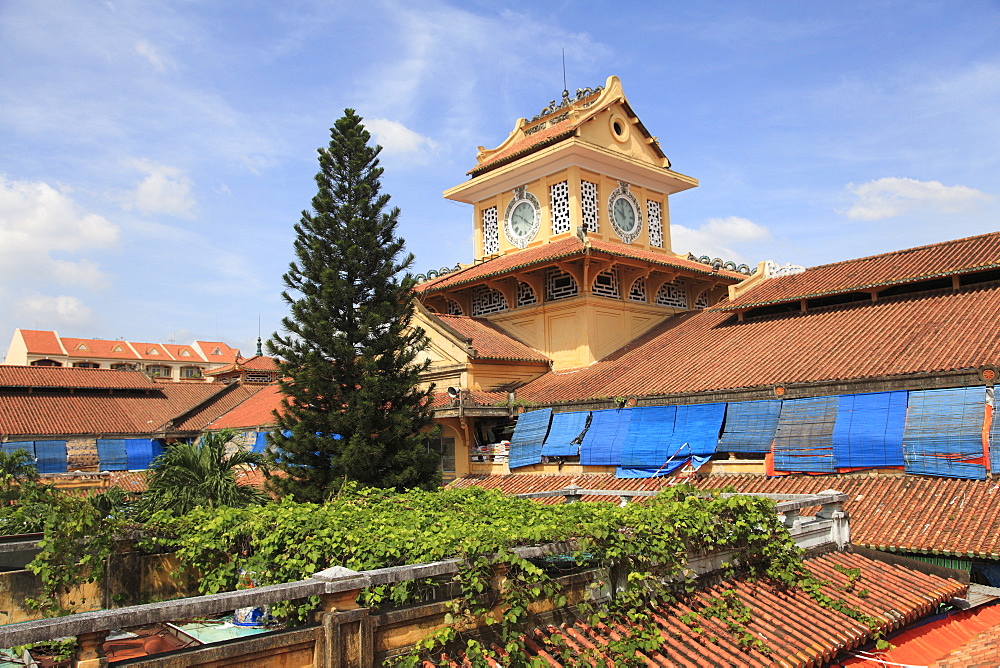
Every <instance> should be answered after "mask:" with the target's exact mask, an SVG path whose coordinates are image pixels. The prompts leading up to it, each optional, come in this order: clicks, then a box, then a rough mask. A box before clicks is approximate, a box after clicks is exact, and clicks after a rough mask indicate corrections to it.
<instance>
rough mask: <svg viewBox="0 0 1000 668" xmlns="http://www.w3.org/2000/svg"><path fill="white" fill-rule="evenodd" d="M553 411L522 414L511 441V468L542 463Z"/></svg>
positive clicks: (548, 409)
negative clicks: (543, 447)
mask: <svg viewBox="0 0 1000 668" xmlns="http://www.w3.org/2000/svg"><path fill="white" fill-rule="evenodd" d="M551 420H552V409H551V408H542V409H540V410H537V411H530V412H528V413H521V415H520V416H519V417H518V418H517V424H516V425H515V426H514V434H513V436H511V439H510V459H509V461H508V465H509V466H510V468H517V467H519V466H528V465H529V464H538V463H540V462H541V461H542V444H543V443H544V442H545V437H546V436H547V435H548V433H549V422H550V421H551Z"/></svg>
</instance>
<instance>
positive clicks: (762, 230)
mask: <svg viewBox="0 0 1000 668" xmlns="http://www.w3.org/2000/svg"><path fill="white" fill-rule="evenodd" d="M670 236H671V241H672V244H671V245H672V247H673V251H674V252H675V253H694V254H695V255H697V256H699V257H700V256H702V255H708V256H710V257H713V258H715V257H719V258H722V259H723V260H732V261H733V262H750V261H752V260H748V259H747V258H746V257H745V256H744V255H743V254H741V253H740V251H738V250H736V249H737V248H738V247H740V246H747V245H752V244H755V243H759V242H763V241H768V240H769V239H771V233H770V231H768V229H767V228H766V227H764V226H763V225H758V224H757V223H755V222H753V221H752V220H749V219H747V218H740V217H739V216H729V217H727V218H709V219H708V220H707V221H706V222H705V224H704V225H702V226H701V227H698V228H697V229H694V228H690V227H684V226H683V225H676V224H671V226H670Z"/></svg>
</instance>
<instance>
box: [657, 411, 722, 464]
mask: <svg viewBox="0 0 1000 668" xmlns="http://www.w3.org/2000/svg"><path fill="white" fill-rule="evenodd" d="M725 414H726V405H725V404H689V405H685V406H678V407H677V413H676V415H675V417H674V431H673V433H672V434H671V436H670V439H669V440H668V441H667V452H668V453H670V454H671V455H674V456H675V457H684V458H685V459H686V458H688V457H691V456H698V457H706V456H707V457H711V456H712V455H714V454H715V448H716V446H717V445H718V443H719V431H720V430H721V429H722V418H723V416H725ZM674 453H677V454H674Z"/></svg>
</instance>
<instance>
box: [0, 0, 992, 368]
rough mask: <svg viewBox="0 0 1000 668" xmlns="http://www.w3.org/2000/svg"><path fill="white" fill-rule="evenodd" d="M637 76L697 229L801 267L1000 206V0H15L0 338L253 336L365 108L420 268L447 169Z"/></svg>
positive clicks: (635, 102) (1, 22) (2, 89)
mask: <svg viewBox="0 0 1000 668" xmlns="http://www.w3.org/2000/svg"><path fill="white" fill-rule="evenodd" d="M563 47H565V49H566V64H567V70H568V83H569V87H570V88H571V89H575V88H578V87H584V86H597V85H602V84H603V83H604V81H605V79H606V78H607V76H608V75H611V74H616V75H618V76H619V77H621V79H622V83H623V86H624V89H625V92H626V94H627V95H628V97H629V100H630V102H631V103H632V106H633V108H634V109H635V111H636V112H637V113H638V115H639V116H640V118H642V120H643V122H644V124H645V125H646V127H647V128H649V130H650V131H651V132H652V133H653V134H654V135H657V136H658V137H659V138H660V143H661V146H662V147H663V148H664V150H665V152H666V153H667V155H668V156H669V157H670V159H671V162H672V163H673V167H674V169H676V170H677V171H679V172H681V173H683V174H687V175H690V176H693V177H695V178H697V179H699V180H700V181H701V185H700V187H698V188H696V189H694V190H691V191H687V192H684V193H681V194H679V195H677V196H675V197H674V198H672V200H671V222H672V231H673V237H674V250H675V251H678V252H687V251H693V252H695V253H696V254H698V255H702V254H709V255H713V256H716V255H719V256H722V257H724V258H726V259H734V260H737V261H745V262H749V263H753V262H756V261H758V260H763V259H773V260H776V261H778V262H781V263H785V262H794V263H797V264H804V265H807V266H811V265H816V264H821V263H825V262H833V261H838V260H844V259H849V258H852V257H859V256H863V255H869V254H873V253H879V252H884V251H889V250H894V249H899V248H906V247H910V246H915V245H920V244H925V243H933V242H937V241H943V240H947V239H951V238H956V237H961V236H968V235H972V234H980V233H983V232H989V231H993V230H996V229H997V224H998V221H1000V216H998V214H1000V120H998V119H1000V4H997V3H996V2H977V1H975V0H973V1H967V2H920V1H912V0H909V1H906V2H894V1H893V2H887V1H878V0H870V1H866V2H846V3H817V2H808V3H807V2H754V3H749V2H747V3H736V2H727V3H718V2H697V3H690V2H684V3H682V2H662V3H646V2H616V3H587V2H558V1H556V2H548V3H536V2H520V1H518V0H512V1H511V2H506V3H493V2H485V1H480V2H468V3H446V2H419V1H410V2H406V1H400V2H393V1H386V2H379V1H376V2H369V3H348V2H306V1H294V0H288V1H285V2H280V3H275V2H263V1H261V2H248V1H235V0H233V1H223V0H218V1H215V2H210V3H205V2H194V1H176V2H156V1H153V0H143V1H135V2H126V1H117V0H116V1H108V2H103V3H99V2H58V1H55V0H45V1H39V2H14V1H10V0H7V1H5V0H0V304H3V306H4V308H2V309H0V353H3V352H4V351H5V348H6V345H7V342H8V341H9V340H10V337H11V335H12V334H13V330H14V328H15V327H24V328H38V329H57V330H58V331H59V332H60V334H62V335H64V336H80V337H100V338H117V337H125V338H128V339H131V340H135V341H164V342H166V341H169V340H176V341H177V342H185V343H186V342H190V341H191V340H194V339H202V340H204V339H208V340H215V339H221V340H224V341H226V342H228V343H230V344H231V345H235V346H238V347H240V348H242V349H243V351H244V353H246V354H251V353H252V351H253V346H254V339H255V338H256V336H257V330H258V317H259V318H260V323H261V329H262V331H263V334H264V337H265V338H266V337H267V336H268V335H269V333H270V332H272V331H273V330H274V329H276V328H277V327H279V321H280V318H281V317H282V316H283V315H285V312H286V309H285V306H284V304H283V303H282V302H281V299H280V297H279V293H280V291H281V289H282V284H281V274H282V273H283V271H284V270H285V268H286V267H287V264H288V262H289V260H290V259H291V248H292V237H293V230H292V226H293V224H294V223H295V222H297V220H298V218H299V215H300V213H301V211H302V209H303V208H306V207H307V206H308V205H309V200H310V198H311V197H312V196H313V194H315V186H314V181H313V175H314V174H315V172H316V170H317V163H316V153H315V151H316V149H317V148H318V147H319V146H322V145H325V144H326V143H327V141H328V139H329V132H328V128H329V127H330V126H331V125H332V123H333V121H334V120H335V119H336V118H337V117H339V116H340V115H341V114H342V112H343V109H344V108H345V107H353V108H356V109H357V110H358V112H359V113H360V114H361V115H362V116H363V117H365V119H366V122H368V123H369V127H370V129H371V130H373V132H374V134H375V135H376V137H377V139H378V140H379V142H380V143H381V144H383V146H384V152H383V154H382V155H383V160H382V162H383V166H384V167H385V170H386V172H385V177H384V186H385V189H386V191H387V192H389V193H390V194H392V196H393V204H394V205H396V206H399V207H400V208H401V209H402V219H401V220H402V222H401V226H400V233H401V234H402V236H403V237H404V238H405V239H406V240H407V246H408V249H409V250H410V251H411V252H413V253H414V254H415V255H416V262H415V265H414V269H415V271H417V272H420V271H425V270H427V269H431V268H439V267H441V266H446V265H447V266H452V265H454V264H455V263H456V262H459V261H462V262H467V261H469V260H470V259H471V255H472V243H471V229H472V221H471V210H470V208H469V207H468V206H466V205H461V204H457V203H454V202H449V201H446V200H444V199H443V198H442V197H441V192H442V191H443V190H445V189H446V188H449V187H451V186H453V185H456V184H458V183H460V182H461V181H463V180H464V179H465V178H466V177H465V172H466V171H467V170H468V169H470V168H471V167H472V166H473V164H474V162H475V153H476V147H477V146H479V145H485V146H487V147H494V146H496V145H498V144H499V143H500V142H501V141H502V140H503V139H504V138H505V137H506V136H507V134H508V133H509V132H510V130H511V128H512V127H513V125H514V122H515V120H516V119H517V118H518V117H521V116H526V117H531V116H533V115H535V114H536V113H538V111H539V110H540V109H541V108H542V107H544V106H545V105H546V104H547V102H548V101H549V100H551V99H553V98H557V97H558V96H559V94H560V92H561V90H562V68H561V56H560V50H561V49H562V48H563Z"/></svg>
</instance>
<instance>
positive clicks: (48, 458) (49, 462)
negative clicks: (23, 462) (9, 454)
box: [35, 441, 66, 473]
mask: <svg viewBox="0 0 1000 668" xmlns="http://www.w3.org/2000/svg"><path fill="white" fill-rule="evenodd" d="M35 460H36V464H35V465H36V466H37V467H38V472H39V473H65V472H66V441H35Z"/></svg>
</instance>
